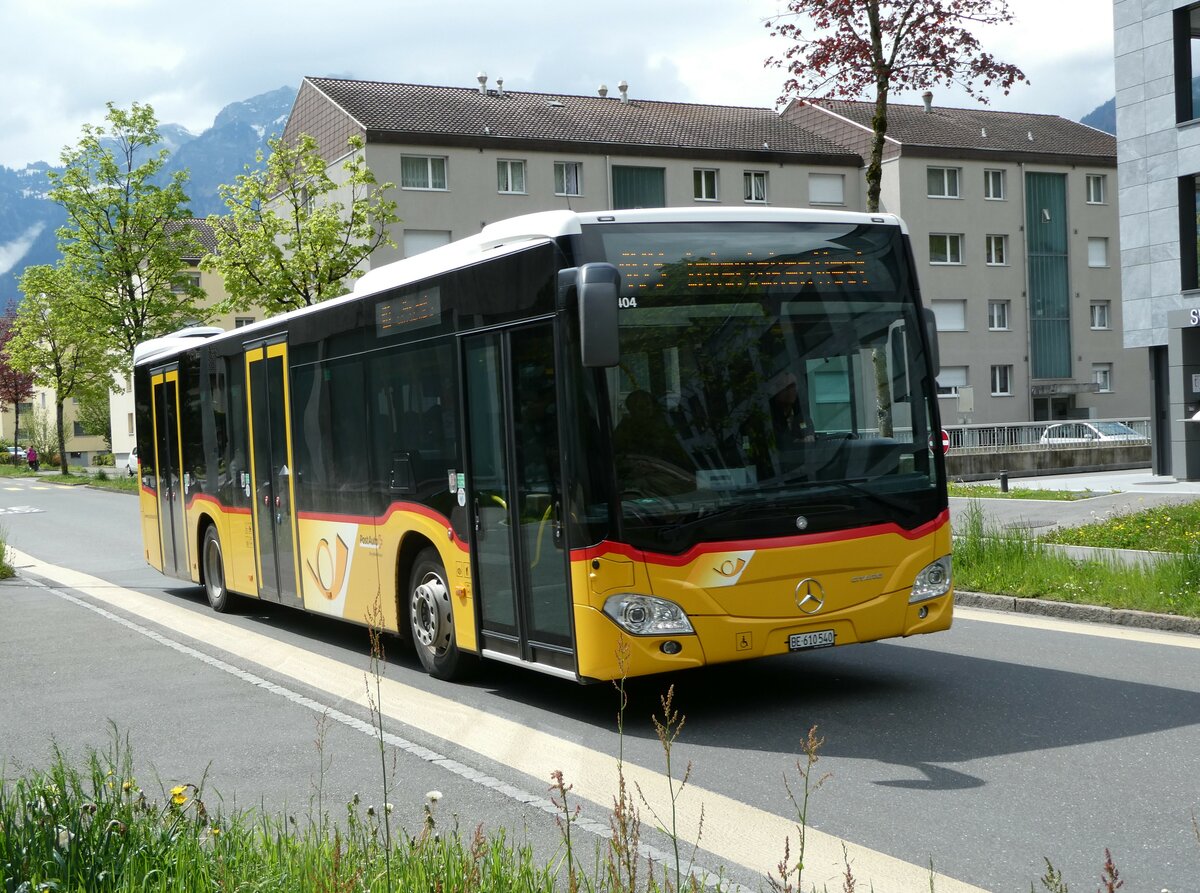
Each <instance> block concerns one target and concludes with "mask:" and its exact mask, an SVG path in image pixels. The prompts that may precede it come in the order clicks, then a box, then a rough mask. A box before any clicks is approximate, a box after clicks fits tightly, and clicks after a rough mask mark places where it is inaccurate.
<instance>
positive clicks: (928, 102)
mask: <svg viewBox="0 0 1200 893" xmlns="http://www.w3.org/2000/svg"><path fill="white" fill-rule="evenodd" d="M921 100H922V101H923V102H924V103H925V111H927V112H932V111H933V93H932V92H930V91H929V90H926V91H925V92H924V93H922V94H921Z"/></svg>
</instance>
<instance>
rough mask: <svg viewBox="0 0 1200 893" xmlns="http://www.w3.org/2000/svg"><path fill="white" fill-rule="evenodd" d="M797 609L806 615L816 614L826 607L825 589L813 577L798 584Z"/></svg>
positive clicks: (806, 578)
mask: <svg viewBox="0 0 1200 893" xmlns="http://www.w3.org/2000/svg"><path fill="white" fill-rule="evenodd" d="M796 607H797V608H799V609H800V610H801V611H802V612H804V613H805V614H816V613H817V612H818V611H820V610H821V609H822V608H823V607H825V588H824V587H823V586H822V585H821V584H820V583H818V582H817V581H816V580H814V579H813V578H812V577H805V578H804V579H803V580H801V581H800V582H799V583H797V584H796Z"/></svg>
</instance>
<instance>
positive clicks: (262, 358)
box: [245, 340, 300, 605]
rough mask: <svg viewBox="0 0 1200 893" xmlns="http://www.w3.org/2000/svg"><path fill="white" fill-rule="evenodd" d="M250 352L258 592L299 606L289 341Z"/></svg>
mask: <svg viewBox="0 0 1200 893" xmlns="http://www.w3.org/2000/svg"><path fill="white" fill-rule="evenodd" d="M245 351H246V354H245V356H246V382H247V387H246V403H247V406H246V410H247V416H248V418H249V420H250V431H249V435H250V486H251V493H252V494H253V503H252V504H253V509H252V512H251V515H252V517H253V520H254V551H255V558H256V560H257V564H258V568H257V570H258V594H259V597H261V598H266V599H270V600H271V601H277V602H282V603H284V604H290V605H299V604H300V595H299V588H298V586H297V580H298V579H299V570H298V567H297V558H296V521H295V517H294V512H293V509H292V507H293V506H294V505H295V501H294V500H295V487H294V485H293V480H292V477H293V472H292V469H293V468H294V467H295V466H294V464H293V462H292V435H291V431H292V425H291V406H290V396H289V393H288V365H287V342H286V341H284V340H275V341H259V342H252V343H250V344H247V345H246V347H245Z"/></svg>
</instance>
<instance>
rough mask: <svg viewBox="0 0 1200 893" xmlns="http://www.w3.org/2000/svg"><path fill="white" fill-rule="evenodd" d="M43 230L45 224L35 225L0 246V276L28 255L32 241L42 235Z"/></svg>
mask: <svg viewBox="0 0 1200 893" xmlns="http://www.w3.org/2000/svg"><path fill="white" fill-rule="evenodd" d="M45 228H46V224H44V223H35V224H34V225H33V226H31V227H29V229H27V230H25V232H23V233H21V235H20V236H18V237H17V238H16V239H14V240H13V241H11V242H8V243H7V244H3V245H0V276H3V275H4V274H5V273H7V272H8V271H9V270H11V269H12V268H13V267H15V266H16V265H17V264H18V263H20V261H21V258H23V257H24V256H25V255H26V254H28V253H29V249H30V248H32V247H33V242H34V240H35V239H36V238H37V237H38V236H40V235H41V234H42V230H44V229H45Z"/></svg>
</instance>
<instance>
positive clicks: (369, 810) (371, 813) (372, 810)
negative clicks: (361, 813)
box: [367, 806, 375, 818]
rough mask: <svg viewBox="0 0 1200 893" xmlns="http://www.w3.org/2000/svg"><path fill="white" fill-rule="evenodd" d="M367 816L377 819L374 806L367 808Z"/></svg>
mask: <svg viewBox="0 0 1200 893" xmlns="http://www.w3.org/2000/svg"><path fill="white" fill-rule="evenodd" d="M367 815H369V816H370V817H371V818H374V817H375V807H374V806H368V807H367Z"/></svg>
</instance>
